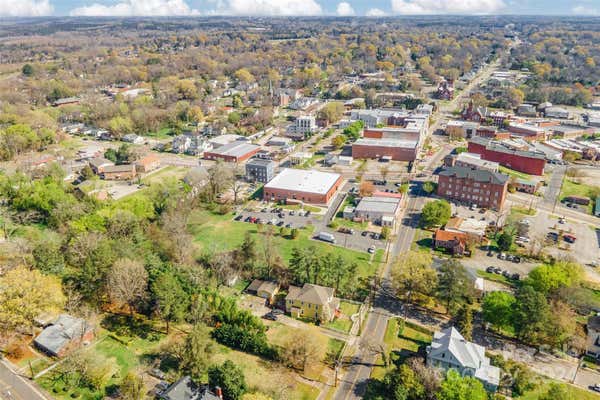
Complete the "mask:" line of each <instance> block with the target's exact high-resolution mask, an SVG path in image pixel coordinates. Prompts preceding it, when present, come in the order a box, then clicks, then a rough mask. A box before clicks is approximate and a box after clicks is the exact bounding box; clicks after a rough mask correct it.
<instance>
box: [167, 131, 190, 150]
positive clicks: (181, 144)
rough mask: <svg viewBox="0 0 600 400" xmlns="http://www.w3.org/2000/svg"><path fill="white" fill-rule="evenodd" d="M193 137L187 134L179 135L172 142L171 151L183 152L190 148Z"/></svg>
mask: <svg viewBox="0 0 600 400" xmlns="http://www.w3.org/2000/svg"><path fill="white" fill-rule="evenodd" d="M191 144H192V139H191V138H190V137H189V136H187V135H177V136H175V137H174V138H173V141H172V142H171V151H172V152H173V153H177V154H183V153H185V152H186V151H188V149H189V148H190V146H191Z"/></svg>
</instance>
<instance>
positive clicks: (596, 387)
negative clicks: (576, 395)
mask: <svg viewBox="0 0 600 400" xmlns="http://www.w3.org/2000/svg"><path fill="white" fill-rule="evenodd" d="M590 389H591V390H593V391H594V392H598V393H600V383H596V384H595V385H591V386H590Z"/></svg>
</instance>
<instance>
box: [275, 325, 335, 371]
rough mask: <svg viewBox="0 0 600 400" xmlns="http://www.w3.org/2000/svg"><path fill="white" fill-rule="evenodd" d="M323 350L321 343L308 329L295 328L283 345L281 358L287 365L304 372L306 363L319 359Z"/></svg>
mask: <svg viewBox="0 0 600 400" xmlns="http://www.w3.org/2000/svg"><path fill="white" fill-rule="evenodd" d="M324 350H325V349H324V348H323V345H322V344H321V343H320V342H319V341H318V340H317V338H316V337H315V336H314V335H312V334H311V333H310V332H309V331H306V330H297V331H295V332H294V333H293V334H292V336H291V337H290V338H289V339H288V340H287V341H286V343H285V346H283V354H282V359H283V360H284V362H285V363H286V364H287V366H288V367H291V368H296V369H298V370H301V371H303V372H304V371H306V367H307V365H309V364H315V363H317V362H319V361H320V359H319V357H320V355H321V354H323V353H324Z"/></svg>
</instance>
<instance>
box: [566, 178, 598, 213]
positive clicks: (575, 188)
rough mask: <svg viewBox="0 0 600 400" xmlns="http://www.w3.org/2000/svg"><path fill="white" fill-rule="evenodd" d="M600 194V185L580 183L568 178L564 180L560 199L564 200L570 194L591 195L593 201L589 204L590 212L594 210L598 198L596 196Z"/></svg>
mask: <svg viewBox="0 0 600 400" xmlns="http://www.w3.org/2000/svg"><path fill="white" fill-rule="evenodd" d="M599 194H600V187H598V186H592V185H586V184H584V183H578V182H575V181H572V180H570V179H566V178H565V180H564V181H563V184H562V188H561V190H560V200H561V201H563V200H564V199H565V198H566V197H569V196H580V197H589V198H590V199H591V200H592V201H590V204H589V206H588V213H590V214H591V213H592V212H593V210H594V208H593V207H594V202H595V200H596V196H598V195H599Z"/></svg>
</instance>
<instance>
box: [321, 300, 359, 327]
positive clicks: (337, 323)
mask: <svg viewBox="0 0 600 400" xmlns="http://www.w3.org/2000/svg"><path fill="white" fill-rule="evenodd" d="M359 308H360V305H359V304H354V303H350V302H347V301H343V300H342V301H341V302H340V310H341V312H342V315H340V316H339V317H338V318H336V319H334V320H333V321H331V322H329V323H327V324H325V327H327V328H331V329H335V330H338V331H343V332H350V329H352V320H351V319H350V317H351V316H352V315H354V314H356V313H358V310H359Z"/></svg>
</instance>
